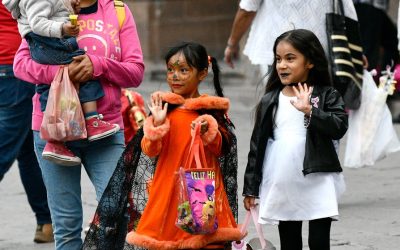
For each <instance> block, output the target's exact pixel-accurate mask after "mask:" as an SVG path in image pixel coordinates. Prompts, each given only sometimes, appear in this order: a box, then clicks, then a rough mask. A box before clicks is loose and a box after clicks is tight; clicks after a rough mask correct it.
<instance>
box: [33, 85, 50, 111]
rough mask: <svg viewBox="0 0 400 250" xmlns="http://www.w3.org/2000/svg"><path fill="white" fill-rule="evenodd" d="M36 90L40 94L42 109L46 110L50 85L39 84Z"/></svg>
mask: <svg viewBox="0 0 400 250" xmlns="http://www.w3.org/2000/svg"><path fill="white" fill-rule="evenodd" d="M35 91H36V93H38V94H39V95H40V97H39V102H40V110H41V111H42V112H44V111H45V110H46V105H47V99H48V98H49V91H50V85H47V84H38V85H36V88H35Z"/></svg>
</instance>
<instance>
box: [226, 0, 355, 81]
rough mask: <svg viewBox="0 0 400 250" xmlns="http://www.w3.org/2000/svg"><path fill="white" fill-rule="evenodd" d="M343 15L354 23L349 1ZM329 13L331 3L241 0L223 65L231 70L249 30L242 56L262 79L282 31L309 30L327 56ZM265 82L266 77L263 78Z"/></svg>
mask: <svg viewBox="0 0 400 250" xmlns="http://www.w3.org/2000/svg"><path fill="white" fill-rule="evenodd" d="M343 6H344V12H345V15H346V16H347V17H349V18H351V19H354V20H357V14H356V11H355V9H354V5H353V2H352V0H343ZM329 12H332V0H308V1H303V0H269V1H263V0H241V1H240V3H239V9H238V11H237V13H236V16H235V19H234V21H233V25H232V30H231V34H230V36H229V38H228V41H227V46H226V49H225V62H226V63H227V64H228V65H229V66H231V67H232V68H233V67H234V62H233V61H234V59H237V58H238V55H239V49H240V48H239V42H240V40H241V39H242V37H243V36H244V34H245V33H246V32H247V30H248V29H249V28H250V27H251V28H250V32H249V36H248V39H247V42H246V45H245V47H244V50H243V54H245V55H246V56H248V57H249V59H250V61H251V63H252V64H256V65H259V66H260V73H261V75H262V76H265V75H266V74H267V72H268V69H269V65H271V64H272V62H273V60H274V54H273V51H272V48H273V45H274V41H275V39H276V38H277V37H278V36H279V35H280V34H282V33H283V32H285V31H288V30H293V29H308V30H311V31H312V32H313V33H315V34H316V35H317V37H318V38H319V40H320V41H321V44H322V47H323V48H324V51H325V54H326V55H328V54H329V53H328V50H327V48H328V40H327V35H326V22H325V19H326V18H325V15H326V13H329ZM265 79H266V78H265Z"/></svg>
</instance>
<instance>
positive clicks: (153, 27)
mask: <svg viewBox="0 0 400 250" xmlns="http://www.w3.org/2000/svg"><path fill="white" fill-rule="evenodd" d="M124 2H125V3H126V4H128V6H129V8H130V9H131V11H132V13H133V15H134V18H135V21H136V24H137V28H138V32H139V36H140V40H141V44H142V49H143V54H144V57H145V59H146V60H147V61H158V60H159V59H161V58H162V56H163V54H164V52H165V50H166V49H167V48H168V46H171V45H173V44H175V43H177V42H179V41H196V42H199V43H201V44H203V45H204V46H205V47H206V48H207V49H208V53H209V54H210V55H213V56H215V57H217V58H222V57H223V50H224V49H225V45H226V40H227V39H228V36H229V33H230V30H231V27H232V22H233V18H234V15H235V13H236V10H237V6H238V1H237V0H124Z"/></svg>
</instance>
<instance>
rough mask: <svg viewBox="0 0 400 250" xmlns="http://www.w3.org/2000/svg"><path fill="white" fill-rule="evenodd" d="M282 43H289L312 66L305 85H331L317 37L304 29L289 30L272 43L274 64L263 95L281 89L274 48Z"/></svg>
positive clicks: (326, 61)
mask: <svg viewBox="0 0 400 250" xmlns="http://www.w3.org/2000/svg"><path fill="white" fill-rule="evenodd" d="M282 41H285V42H288V43H290V44H291V45H292V46H293V47H294V48H295V49H296V50H298V51H299V52H300V53H301V54H302V55H303V56H304V57H305V58H306V60H308V61H309V62H310V63H312V64H313V65H314V67H312V68H311V69H310V72H309V74H308V79H307V83H309V84H310V85H320V86H321V85H328V86H331V85H332V81H331V78H330V75H329V68H328V59H327V58H326V56H325V52H324V49H323V47H322V45H321V43H320V41H319V40H318V38H317V36H316V35H315V34H314V33H313V32H311V31H309V30H306V29H295V30H290V31H287V32H285V33H283V34H282V35H280V36H278V38H276V40H275V43H274V48H273V52H274V62H273V63H272V70H271V73H270V75H269V77H268V81H267V85H266V87H265V93H267V92H269V91H271V90H274V89H277V88H282V87H283V86H282V83H281V81H280V79H279V75H278V72H277V70H276V57H275V56H276V47H277V46H278V44H279V43H280V42H282Z"/></svg>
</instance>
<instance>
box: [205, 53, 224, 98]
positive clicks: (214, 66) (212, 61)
mask: <svg viewBox="0 0 400 250" xmlns="http://www.w3.org/2000/svg"><path fill="white" fill-rule="evenodd" d="M208 60H209V63H210V64H211V69H212V71H213V75H214V77H213V82H214V89H215V94H217V95H218V96H220V97H224V94H223V92H222V87H221V82H220V79H219V73H220V72H221V71H220V70H219V66H218V62H217V59H215V57H212V56H208Z"/></svg>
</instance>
